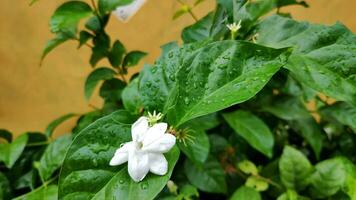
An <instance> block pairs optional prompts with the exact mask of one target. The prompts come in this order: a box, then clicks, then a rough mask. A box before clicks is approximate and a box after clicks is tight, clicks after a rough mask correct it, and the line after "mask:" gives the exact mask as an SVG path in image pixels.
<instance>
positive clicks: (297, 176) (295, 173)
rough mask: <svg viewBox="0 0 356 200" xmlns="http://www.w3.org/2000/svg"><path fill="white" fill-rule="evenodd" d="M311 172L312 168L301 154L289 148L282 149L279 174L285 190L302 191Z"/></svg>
mask: <svg viewBox="0 0 356 200" xmlns="http://www.w3.org/2000/svg"><path fill="white" fill-rule="evenodd" d="M312 171H313V166H312V165H311V164H310V162H309V160H308V159H307V158H306V157H305V156H304V155H303V153H302V152H300V151H298V150H297V149H294V148H293V147H290V146H286V147H284V149H283V154H282V156H281V159H280V160H279V172H280V177H281V181H282V183H283V185H284V186H285V187H286V188H287V189H293V190H297V191H299V190H303V189H304V188H305V187H306V186H307V183H308V182H307V179H308V178H309V176H310V174H311V173H312Z"/></svg>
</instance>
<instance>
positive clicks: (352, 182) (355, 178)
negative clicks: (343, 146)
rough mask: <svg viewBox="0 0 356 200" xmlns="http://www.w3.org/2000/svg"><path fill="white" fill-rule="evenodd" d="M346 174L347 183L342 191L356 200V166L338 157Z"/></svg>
mask: <svg viewBox="0 0 356 200" xmlns="http://www.w3.org/2000/svg"><path fill="white" fill-rule="evenodd" d="M337 159H339V160H340V161H341V162H342V164H343V167H344V170H345V172H346V181H345V184H344V187H343V188H342V190H343V191H344V192H345V193H346V194H347V195H348V196H349V197H350V199H352V200H353V199H356V190H355V188H356V165H355V164H354V163H352V162H351V161H350V160H348V159H347V158H343V157H338V158H337Z"/></svg>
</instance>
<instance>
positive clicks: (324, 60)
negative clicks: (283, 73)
mask: <svg viewBox="0 0 356 200" xmlns="http://www.w3.org/2000/svg"><path fill="white" fill-rule="evenodd" d="M257 32H258V34H259V36H258V43H260V44H263V45H267V46H270V47H274V48H281V47H287V46H288V47H294V50H293V54H294V55H292V56H291V57H290V58H289V61H288V64H287V65H286V66H285V67H286V68H287V69H288V70H290V71H291V72H292V76H293V77H295V78H296V79H297V80H299V81H300V82H302V83H304V84H306V85H307V86H309V87H311V88H313V89H315V90H317V91H319V92H323V93H324V94H326V95H328V96H330V97H333V98H334V99H337V100H341V101H347V102H349V103H351V104H353V105H356V79H355V72H356V71H355V68H354V67H353V66H355V64H356V60H355V57H356V50H355V49H356V48H355V44H356V36H355V35H354V34H352V32H351V31H349V30H348V29H347V28H346V27H345V26H343V25H342V24H339V23H337V24H335V25H333V26H324V25H318V24H309V23H306V22H297V21H294V20H292V19H290V18H284V17H280V16H271V17H269V18H267V19H266V20H264V21H262V22H261V23H260V24H259V26H258V29H257Z"/></svg>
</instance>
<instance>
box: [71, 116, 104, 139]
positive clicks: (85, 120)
mask: <svg viewBox="0 0 356 200" xmlns="http://www.w3.org/2000/svg"><path fill="white" fill-rule="evenodd" d="M100 117H102V113H101V112H100V111H99V110H96V111H92V112H89V113H86V114H84V115H82V116H80V117H79V119H78V121H77V124H76V126H75V127H74V128H73V130H72V132H73V134H74V135H76V134H78V133H79V132H80V131H81V130H83V129H84V128H86V127H87V126H88V125H90V124H91V123H93V122H94V121H95V120H97V119H99V118H100Z"/></svg>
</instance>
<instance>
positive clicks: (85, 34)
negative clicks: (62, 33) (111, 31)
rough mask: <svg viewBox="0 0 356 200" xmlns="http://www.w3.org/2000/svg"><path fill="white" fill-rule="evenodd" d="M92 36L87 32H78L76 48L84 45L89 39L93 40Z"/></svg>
mask: <svg viewBox="0 0 356 200" xmlns="http://www.w3.org/2000/svg"><path fill="white" fill-rule="evenodd" d="M93 37H94V36H93V35H92V34H91V33H89V32H88V31H80V33H79V46H78V48H80V47H81V46H83V45H84V44H86V43H87V42H88V41H89V40H90V39H91V38H93Z"/></svg>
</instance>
